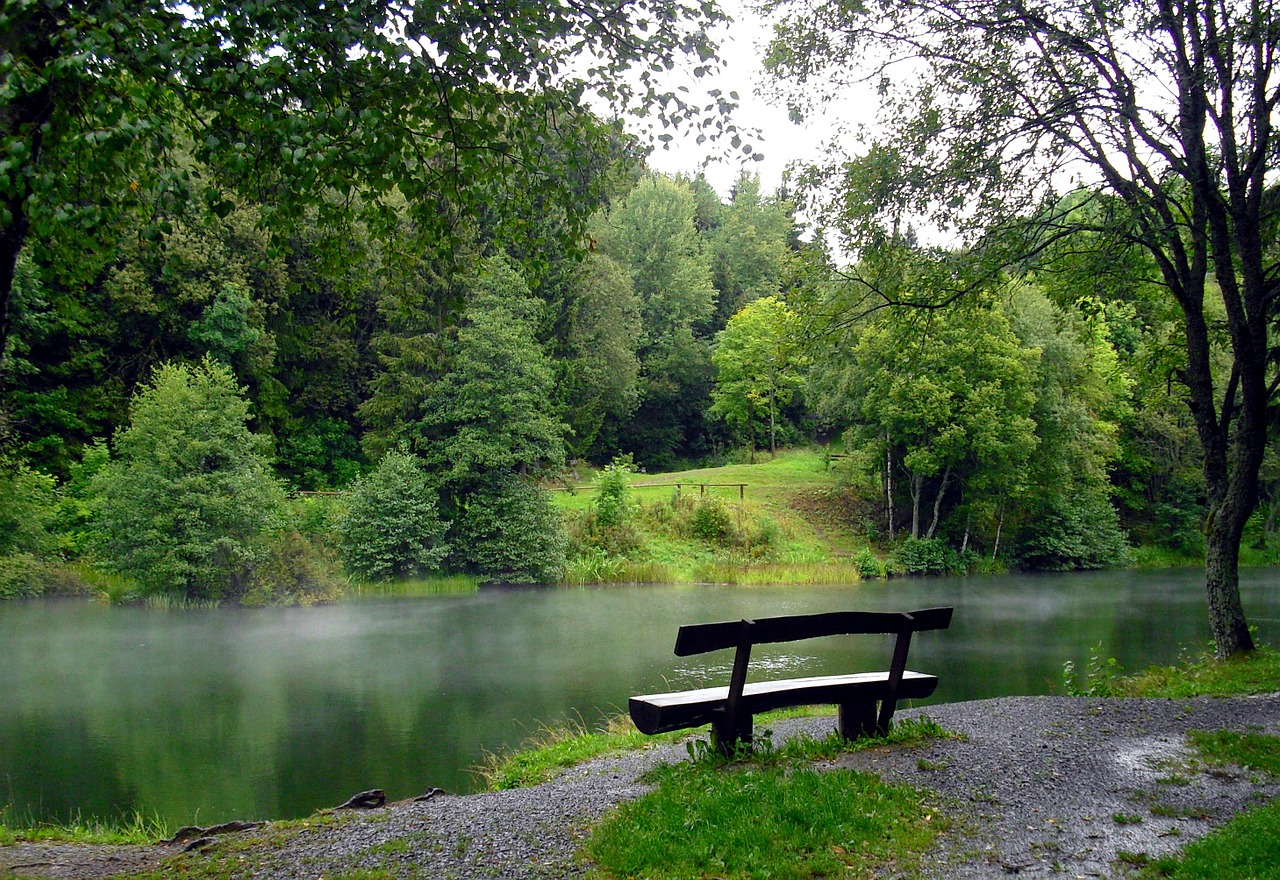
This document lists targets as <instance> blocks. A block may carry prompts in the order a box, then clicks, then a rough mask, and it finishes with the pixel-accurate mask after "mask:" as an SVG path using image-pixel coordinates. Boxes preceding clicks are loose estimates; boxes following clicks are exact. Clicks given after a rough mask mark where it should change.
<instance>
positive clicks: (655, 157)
mask: <svg viewBox="0 0 1280 880" xmlns="http://www.w3.org/2000/svg"><path fill="white" fill-rule="evenodd" d="M721 6H722V8H724V9H725V11H726V12H728V13H729V14H730V15H732V16H733V17H734V19H735V21H734V23H733V24H732V25H731V26H730V27H729V29H728V31H727V33H724V34H723V35H722V36H721V37H720V57H721V58H722V59H723V60H724V61H725V69H724V70H723V72H722V73H720V74H719V75H718V76H717V78H716V82H715V83H714V84H710V83H709V81H707V80H691V84H690V87H691V88H692V89H696V90H697V92H695V93H705V92H706V90H708V89H710V88H715V87H719V88H720V89H722V90H723V91H724V92H725V93H728V92H731V91H735V92H737V93H738V97H739V99H740V102H741V106H740V108H739V110H738V112H737V113H735V114H734V117H733V119H734V121H735V122H736V123H737V124H738V126H739V127H740V128H742V129H753V128H757V129H760V131H761V132H762V134H763V137H764V140H763V141H762V142H760V143H758V144H755V145H754V146H755V147H756V148H757V149H758V150H759V151H760V152H761V153H763V154H764V157H765V158H764V159H763V160H762V161H759V162H752V161H749V160H748V161H747V163H746V165H745V166H744V165H743V164H742V162H741V161H740V159H739V158H737V157H735V158H732V159H724V158H717V157H719V156H720V155H721V154H722V153H723V152H724V151H725V150H726V149H727V144H713V143H710V142H708V143H706V144H703V145H702V146H698V145H697V144H696V143H695V142H694V141H695V138H696V135H690V136H688V137H681V136H680V135H677V136H676V138H675V140H674V141H673V142H672V143H671V147H670V149H668V150H664V149H662V148H661V146H659V147H657V148H656V149H655V150H654V151H653V154H652V155H651V156H650V158H649V164H650V167H652V168H654V169H655V170H657V171H661V172H664V173H666V174H677V173H685V174H692V173H695V172H697V171H699V170H702V171H704V173H705V174H706V175H707V179H708V180H709V181H710V182H711V185H712V186H714V187H715V188H716V190H717V191H718V192H719V193H720V195H721V196H722V197H727V196H728V194H729V189H730V188H731V187H732V186H733V183H734V181H735V180H737V178H738V174H739V171H740V170H741V169H742V168H743V167H746V168H747V169H748V170H750V171H752V172H754V173H758V174H759V175H760V178H761V182H762V184H763V188H764V191H765V192H772V191H774V190H775V189H777V187H778V185H779V184H780V183H781V182H782V174H783V171H784V170H785V169H786V167H787V164H788V163H789V162H791V161H793V160H795V159H805V158H810V157H813V156H816V155H817V154H818V152H819V149H820V146H821V142H822V140H823V136H822V135H821V134H819V133H817V131H820V130H821V129H815V127H814V126H809V125H806V126H805V127H803V128H802V127H801V126H797V125H795V124H793V123H792V122H790V121H789V120H788V119H787V111H786V108H785V107H782V106H776V105H774V104H772V103H770V102H768V101H766V100H765V99H764V98H763V97H761V96H760V95H759V94H758V93H757V91H758V89H759V87H760V85H761V83H762V82H764V80H765V73H764V69H763V67H762V66H761V58H762V57H763V55H764V51H765V48H766V46H767V43H768V40H769V37H770V34H771V31H770V29H769V27H768V26H767V25H766V24H765V23H764V22H762V21H761V20H760V19H759V18H758V17H756V16H755V15H754V14H752V13H750V12H748V11H746V10H745V9H744V8H743V5H742V3H741V2H740V0H722V3H721ZM709 158H710V159H712V160H713V161H712V164H710V165H708V166H707V167H706V168H705V169H704V168H702V163H703V162H704V161H706V160H708V159H709Z"/></svg>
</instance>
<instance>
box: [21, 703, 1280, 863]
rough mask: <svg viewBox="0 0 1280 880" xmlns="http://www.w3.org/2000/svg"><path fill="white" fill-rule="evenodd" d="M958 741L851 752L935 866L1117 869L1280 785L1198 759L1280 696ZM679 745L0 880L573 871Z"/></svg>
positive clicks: (82, 854)
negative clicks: (496, 787) (500, 787)
mask: <svg viewBox="0 0 1280 880" xmlns="http://www.w3.org/2000/svg"><path fill="white" fill-rule="evenodd" d="M920 714H924V715H927V716H928V717H930V718H932V719H934V720H935V721H937V722H938V723H940V724H941V725H942V726H943V727H945V728H947V729H949V730H953V731H956V732H958V733H961V734H963V737H961V738H954V739H945V740H936V741H931V742H928V743H925V744H923V745H921V746H917V747H911V748H904V747H895V748H886V749H875V750H870V751H864V752H858V753H854V754H851V755H847V756H844V757H842V758H841V759H840V760H839V761H838V762H837V763H838V764H840V765H841V766H847V767H851V768H856V769H863V770H872V771H875V772H877V773H880V774H881V775H882V776H884V777H885V778H887V779H891V780H894V781H901V782H905V783H908V784H910V785H913V786H917V787H920V788H924V789H929V790H932V791H934V792H936V793H937V798H938V802H939V805H940V808H941V809H942V810H943V811H945V812H946V813H947V814H948V815H950V816H952V817H955V818H956V820H957V821H956V822H955V823H954V828H953V830H952V831H951V832H949V833H948V834H947V835H946V836H945V837H944V839H943V843H942V846H941V848H940V850H939V852H938V853H936V854H935V855H934V856H933V857H931V858H930V860H929V864H928V866H927V868H926V870H927V872H928V873H929V874H930V875H931V876H933V877H939V878H941V877H948V878H950V877H957V878H987V877H1008V876H1010V875H1013V874H1016V875H1019V876H1039V875H1042V874H1051V873H1052V874H1057V875H1059V876H1065V877H1088V876H1115V875H1117V874H1119V873H1122V871H1121V870H1120V869H1119V868H1118V863H1117V857H1118V855H1119V854H1121V853H1147V854H1149V855H1153V856H1154V855H1159V854H1162V853H1165V852H1169V851H1171V850H1174V849H1177V848H1180V847H1181V846H1184V845H1185V844H1186V843H1187V842H1189V841H1190V840H1192V839H1194V838H1195V837H1198V836H1200V835H1202V834H1204V833H1205V832H1207V831H1208V830H1209V829H1210V828H1211V827H1212V826H1213V825H1215V824H1218V823H1221V822H1222V821H1225V820H1226V819H1227V818H1229V817H1230V816H1231V815H1233V814H1235V813H1237V812H1239V811H1241V810H1244V809H1247V808H1249V807H1251V806H1254V805H1256V804H1258V803H1260V802H1261V801H1263V800H1266V799H1269V798H1272V797H1275V796H1276V795H1277V794H1280V784H1277V783H1275V782H1273V781H1268V780H1263V779H1258V778H1256V777H1255V776H1254V775H1253V774H1250V773H1248V772H1244V771H1235V772H1227V773H1223V772H1220V771H1206V770H1204V769H1200V768H1195V767H1194V766H1192V765H1191V764H1190V763H1189V762H1190V752H1189V751H1188V750H1187V748H1186V745H1185V738H1184V734H1185V733H1186V731H1188V730H1218V729H1233V730H1245V729H1251V728H1252V729H1260V730H1262V731H1264V732H1267V733H1271V734H1278V735H1280V694H1277V695H1274V696H1268V697H1250V698H1240V699H1200V700H1111V699H1108V700H1095V699H1085V698H1074V697H1020V698H1005V699H998V700H984V701H979V702H971V703H956V704H950V705H938V706H931V707H929V708H926V709H923V710H912V711H907V712H902V713H900V717H911V716H914V715H920ZM831 725H832V720H831V719H830V718H813V719H798V720H793V721H787V722H781V723H779V724H776V725H775V726H774V739H775V741H778V740H781V739H782V738H785V737H788V736H793V735H795V734H796V733H797V732H799V731H806V732H809V733H811V734H813V735H816V736H822V735H824V734H825V733H826V732H827V730H829V729H830V727H831ZM685 755H686V752H685V749H684V747H683V746H681V745H675V746H669V745H664V746H655V747H653V748H650V749H645V750H642V751H638V752H634V753H630V754H626V755H622V756H617V757H611V758H605V759H601V760H597V761H593V762H591V763H590V764H587V765H584V766H583V767H580V768H577V769H575V770H572V771H569V772H568V773H566V774H564V775H563V776H561V777H560V778H558V779H556V780H555V781H553V782H550V783H548V784H546V785H542V786H539V787H537V788H531V789H524V790H520V791H511V792H500V793H492V794H478V795H468V796H448V795H444V796H438V797H434V798H432V799H430V800H427V801H424V802H420V803H414V802H408V803H402V804H396V805H392V806H389V807H386V808H383V809H379V810H373V811H368V812H361V813H347V812H344V813H342V814H333V815H332V818H329V819H326V820H321V821H317V822H315V823H313V824H312V827H309V828H304V829H296V828H295V829H280V828H275V827H272V826H267V827H265V828H260V829H256V830H253V831H249V832H242V833H238V834H233V835H227V836H225V837H220V838H219V839H218V841H217V842H216V843H214V844H213V845H211V846H208V847H207V848H205V849H204V850H202V851H201V852H200V853H199V854H193V855H188V856H176V853H177V851H178V847H176V846H156V847H116V848H105V847H72V846H49V845H43V846H41V845H34V844H23V845H18V846H10V847H0V877H14V876H21V877H54V878H95V877H106V876H110V875H114V874H127V873H133V872H136V871H140V870H144V869H147V868H151V867H155V866H157V865H159V864H161V863H162V862H164V861H165V860H167V859H171V858H175V857H178V858H183V859H198V860H206V859H212V860H217V861H219V862H222V863H223V864H224V865H226V866H228V867H231V868H234V870H232V871H230V872H229V873H231V874H233V875H235V876H243V877H254V878H268V880H276V878H282V880H283V878H304V877H306V878H316V877H322V876H337V875H343V874H350V873H352V872H356V871H360V870H368V871H381V872H386V873H387V874H390V875H392V876H395V877H397V878H400V877H404V878H410V877H424V878H433V880H436V878H440V880H444V878H459V880H471V878H513V880H515V878H519V880H525V878H528V880H534V878H572V877H577V876H580V875H582V874H583V873H585V871H586V869H587V866H586V865H584V864H583V863H582V861H581V860H580V858H579V857H578V855H577V853H578V849H579V846H580V843H581V841H582V839H583V837H584V836H585V834H586V833H587V831H588V829H589V828H590V826H591V825H592V823H594V822H595V821H596V820H597V819H598V818H599V817H600V816H601V815H603V814H604V813H605V812H606V811H607V810H608V809H609V808H610V807H612V806H614V805H615V804H617V803H619V802H621V801H623V800H627V799H630V798H634V797H636V796H638V795H639V794H641V793H642V792H643V791H644V786H643V785H642V784H641V783H640V782H639V781H638V777H639V776H640V775H641V774H642V773H643V772H644V771H645V770H646V769H648V768H650V767H652V766H654V765H655V764H656V763H658V762H661V761H677V760H681V759H683V758H684V757H685Z"/></svg>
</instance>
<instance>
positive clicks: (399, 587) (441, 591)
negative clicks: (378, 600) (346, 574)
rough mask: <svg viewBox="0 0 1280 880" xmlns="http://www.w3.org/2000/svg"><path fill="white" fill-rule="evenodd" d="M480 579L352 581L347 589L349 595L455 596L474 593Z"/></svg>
mask: <svg viewBox="0 0 1280 880" xmlns="http://www.w3.org/2000/svg"><path fill="white" fill-rule="evenodd" d="M479 588H480V585H479V581H478V580H477V579H476V578H474V577H471V576H470V575H461V574H460V575H452V576H448V577H434V578H422V579H413V580H398V581H371V582H368V583H365V582H352V583H351V585H350V586H349V587H348V588H347V590H346V595H348V596H387V597H399V596H406V597H412V596H454V595H465V594H467V593H474V592H476V591H477V590H478V589H479Z"/></svg>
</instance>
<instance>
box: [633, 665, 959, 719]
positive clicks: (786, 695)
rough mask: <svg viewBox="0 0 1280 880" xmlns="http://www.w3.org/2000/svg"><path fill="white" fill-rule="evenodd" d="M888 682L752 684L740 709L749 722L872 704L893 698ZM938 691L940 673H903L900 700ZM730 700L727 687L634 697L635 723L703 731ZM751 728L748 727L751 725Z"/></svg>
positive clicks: (870, 675)
mask: <svg viewBox="0 0 1280 880" xmlns="http://www.w3.org/2000/svg"><path fill="white" fill-rule="evenodd" d="M888 684H889V673H888V672H859V673H854V674H852V675H821V676H815V677H812V678H790V679H784V680H781V681H759V682H747V683H746V684H745V685H744V686H743V689H742V696H741V697H739V698H738V708H737V711H738V712H739V713H740V714H742V715H744V716H747V717H748V718H749V717H750V716H751V715H757V714H759V713H761V712H768V711H771V710H773V709H781V708H784V707H787V706H818V705H829V704H833V705H838V706H839V705H851V704H856V703H867V704H869V703H874V701H876V700H879V699H883V698H884V697H886V696H887V695H888ZM937 687H938V677H937V676H936V675H926V674H924V673H922V672H912V671H910V670H904V671H903V673H902V681H901V683H900V684H899V685H898V690H897V695H896V699H900V700H901V699H908V700H916V699H924V698H925V697H928V696H931V695H932V694H933V692H934V691H935V690H937ZM728 699H729V688H728V687H727V686H726V687H710V688H699V689H697V690H692V691H674V692H672V693H667V694H644V695H642V696H638V697H632V698H631V699H630V710H631V719H632V721H634V722H635V725H636V727H637V728H638V729H639V730H640V731H641V732H643V733H648V734H653V733H666V732H668V731H672V730H683V729H684V728H687V727H698V726H700V725H703V724H710V723H713V722H715V721H717V720H719V719H720V716H721V714H722V713H723V711H724V708H725V704H726V702H727V701H728ZM746 724H747V725H748V728H749V725H750V721H749V720H748V721H746Z"/></svg>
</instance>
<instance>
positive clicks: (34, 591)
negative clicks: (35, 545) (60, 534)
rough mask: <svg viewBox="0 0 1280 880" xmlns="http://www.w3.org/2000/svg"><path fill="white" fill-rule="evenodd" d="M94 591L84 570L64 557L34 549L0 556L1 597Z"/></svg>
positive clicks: (26, 597) (72, 594)
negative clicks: (48, 555)
mask: <svg viewBox="0 0 1280 880" xmlns="http://www.w3.org/2000/svg"><path fill="white" fill-rule="evenodd" d="M92 592H93V588H92V587H91V586H90V585H89V584H88V583H86V582H85V579H84V578H83V577H82V576H81V574H80V573H79V572H77V571H76V570H74V569H72V568H70V567H68V566H67V565H65V564H64V563H62V562H61V561H60V560H57V559H54V560H50V559H45V558H41V557H38V556H36V555H34V554H31V553H14V554H12V555H10V556H0V599H33V598H35V597H36V596H80V595H84V594H87V593H92Z"/></svg>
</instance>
